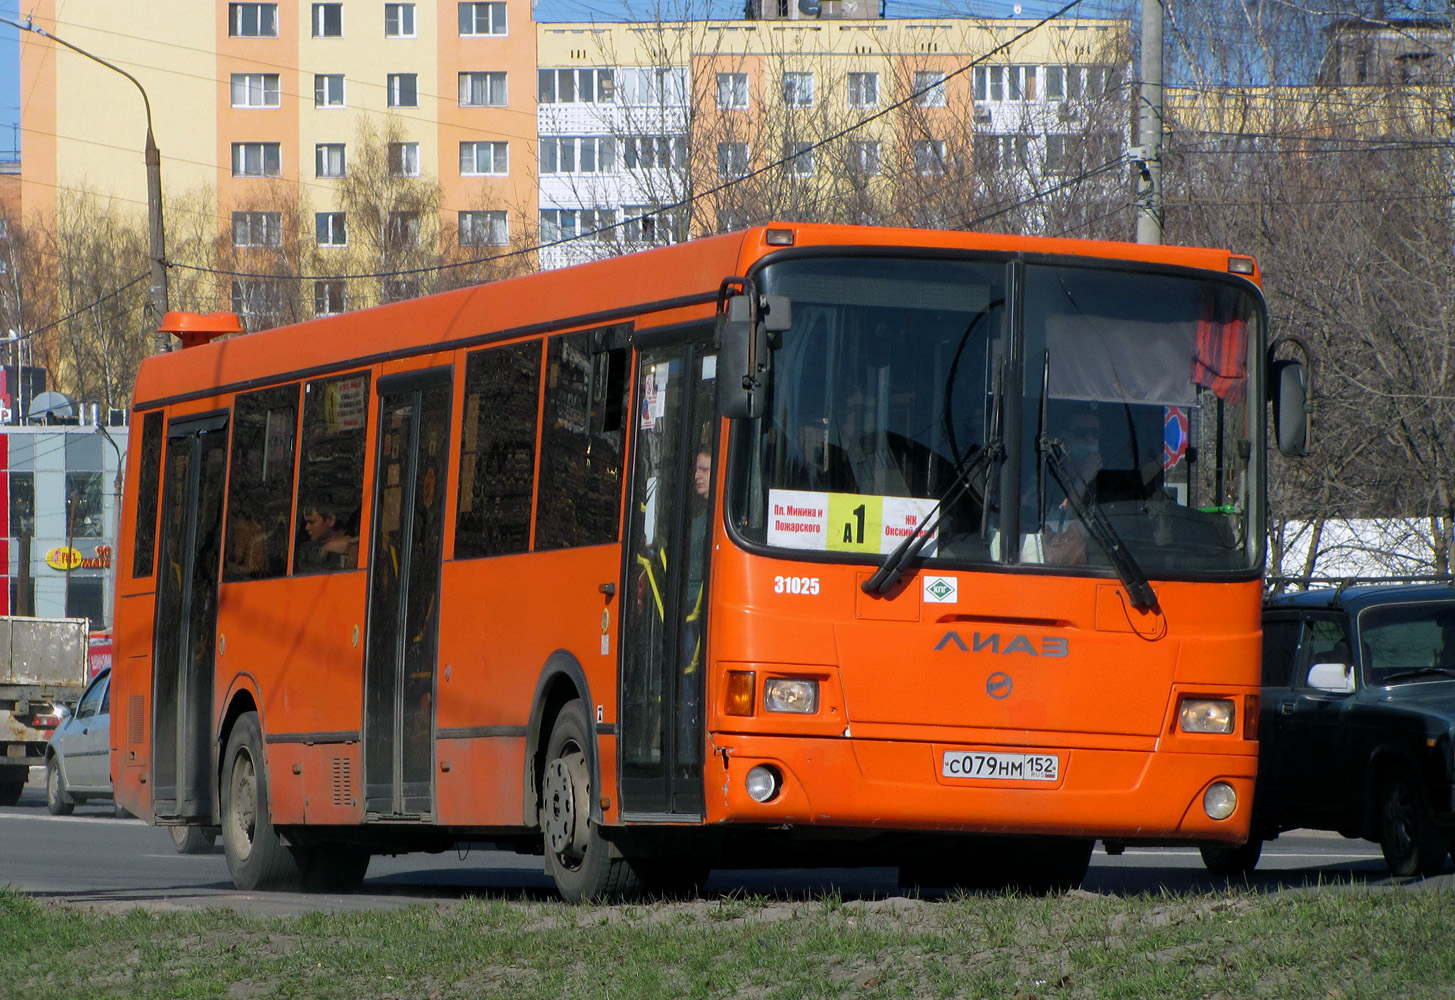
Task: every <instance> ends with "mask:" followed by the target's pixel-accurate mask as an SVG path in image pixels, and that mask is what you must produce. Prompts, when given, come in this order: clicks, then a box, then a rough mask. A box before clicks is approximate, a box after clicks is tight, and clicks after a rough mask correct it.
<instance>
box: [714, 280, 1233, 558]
mask: <svg viewBox="0 0 1455 1000" xmlns="http://www.w3.org/2000/svg"><path fill="white" fill-rule="evenodd" d="M758 280H759V282H760V287H761V288H762V290H763V291H765V292H766V293H768V294H774V295H786V296H788V297H789V298H790V299H791V300H792V303H793V324H792V327H791V328H790V329H789V330H787V331H785V332H783V333H781V334H778V335H775V337H774V339H773V341H772V344H771V350H772V383H771V390H770V397H769V405H768V407H767V412H766V415H765V416H764V417H762V418H760V419H758V420H755V421H752V422H745V423H743V424H742V425H741V426H739V427H738V428H737V429H736V430H735V433H736V435H737V436H736V438H735V444H734V455H735V457H734V462H733V468H732V470H731V472H730V475H731V477H732V482H731V487H732V488H731V489H730V490H729V505H730V506H729V518H730V520H731V523H732V525H733V527H734V530H735V531H736V533H737V534H738V535H739V537H741V538H742V539H743V540H744V541H746V542H749V543H756V544H760V545H765V546H770V547H775V548H779V549H784V550H796V551H798V552H814V553H822V555H819V556H817V558H832V557H834V556H835V555H837V556H839V557H841V558H844V559H849V560H853V559H859V560H862V561H865V562H873V561H878V559H879V558H880V557H882V556H884V555H887V554H889V553H891V552H893V551H894V550H895V549H896V547H898V546H899V544H900V543H901V542H902V541H903V540H904V538H905V537H906V536H907V535H910V534H912V533H913V532H914V531H915V530H916V528H917V527H918V526H919V525H920V524H921V523H930V522H931V520H932V521H933V527H934V529H935V534H934V536H933V538H932V539H931V541H930V542H929V544H927V545H926V546H925V547H924V549H923V550H922V551H921V552H920V557H921V558H922V559H923V560H927V561H928V562H929V563H930V564H931V565H935V564H938V565H955V564H960V565H975V564H990V563H995V564H1021V565H1026V566H1035V565H1045V566H1052V565H1054V566H1056V567H1057V568H1058V569H1059V570H1067V569H1071V570H1075V569H1076V568H1077V567H1083V568H1085V569H1086V570H1087V571H1091V572H1104V571H1106V570H1108V569H1110V568H1111V567H1112V566H1113V562H1112V559H1111V554H1110V552H1109V551H1108V550H1109V549H1110V548H1113V547H1115V546H1121V547H1122V548H1123V549H1124V551H1125V553H1127V554H1129V555H1130V556H1131V557H1132V558H1133V559H1134V560H1135V561H1136V563H1138V564H1139V565H1140V569H1141V570H1142V571H1143V572H1145V573H1146V574H1148V575H1150V576H1152V577H1155V578H1160V579H1167V578H1178V577H1182V578H1186V577H1197V576H1205V575H1207V574H1209V573H1211V574H1218V573H1246V572H1247V571H1249V570H1250V569H1251V568H1253V567H1256V566H1257V565H1258V564H1259V560H1260V559H1261V548H1260V545H1261V543H1260V541H1259V539H1260V538H1261V530H1260V528H1259V524H1260V523H1261V517H1262V512H1261V510H1260V509H1259V508H1258V507H1257V503H1256V497H1257V484H1258V481H1259V480H1258V477H1259V475H1260V474H1261V472H1260V469H1259V465H1258V463H1259V462H1260V461H1261V453H1262V439H1261V434H1262V431H1261V421H1260V420H1258V419H1256V418H1257V417H1258V416H1259V414H1258V411H1257V410H1256V409H1251V408H1250V407H1254V406H1256V401H1253V400H1252V397H1253V396H1254V393H1252V392H1250V378H1251V373H1252V372H1253V370H1254V369H1253V367H1252V365H1251V360H1252V359H1253V358H1254V357H1255V356H1256V355H1255V352H1256V351H1257V349H1258V344H1259V343H1260V342H1261V326H1260V324H1261V322H1262V305H1261V301H1260V300H1259V298H1258V296H1257V293H1256V292H1255V291H1254V290H1253V286H1252V285H1250V284H1248V283H1245V282H1239V281H1237V280H1229V279H1215V278H1209V277H1206V276H1202V275H1198V276H1187V274H1186V273H1185V272H1183V273H1167V272H1164V271H1157V272H1152V271H1137V270H1127V269H1122V270H1118V269H1113V268H1111V267H1109V266H1107V265H1105V264H1102V263H1100V262H1097V263H1096V265H1095V266H1089V265H1088V264H1087V263H1081V262H1074V263H1070V262H1068V263H1064V264H1063V263H1023V262H1020V261H1007V260H1005V259H1004V258H1001V259H980V260H976V259H964V258H959V259H944V258H939V259H932V258H905V257H883V256H855V257H847V258H827V257H811V256H803V257H797V258H790V259H784V260H779V261H777V262H773V263H770V264H769V265H768V266H766V267H765V268H764V269H763V271H762V272H761V274H760V276H759V279H758ZM1011 301H1017V302H1019V303H1021V306H1020V308H1019V309H1015V310H1012V309H1010V308H1008V303H1009V302H1011ZM1017 373H1019V378H1018V379H1017V377H1016V375H1017ZM1007 498H1009V499H1007ZM941 501H943V503H942V504H941V506H940V508H939V509H938V510H936V505H937V503H940V502H941ZM932 514H933V515H935V516H934V517H933V518H931V515H932ZM1011 538H1014V539H1015V544H1008V543H1007V542H1008V540H1009V539H1011Z"/></svg>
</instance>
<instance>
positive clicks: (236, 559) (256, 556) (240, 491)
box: [222, 382, 298, 580]
mask: <svg viewBox="0 0 1455 1000" xmlns="http://www.w3.org/2000/svg"><path fill="white" fill-rule="evenodd" d="M297 434H298V383H296V382H295V383H293V384H292V385H287V386H282V387H280V388H276V389H263V390H262V391H260V392H252V393H248V394H246V395H241V396H238V397H237V401H236V403H235V404H234V407H233V432H232V459H231V469H230V472H229V474H228V487H227V540H226V543H225V547H224V550H223V564H222V578H223V579H224V580H260V579H265V578H268V577H275V576H285V575H286V574H287V573H288V525H289V516H290V515H291V514H292V510H293V455H294V443H295V439H296V437H297Z"/></svg>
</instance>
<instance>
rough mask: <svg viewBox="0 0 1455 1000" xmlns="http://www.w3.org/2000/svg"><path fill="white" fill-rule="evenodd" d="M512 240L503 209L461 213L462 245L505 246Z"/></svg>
mask: <svg viewBox="0 0 1455 1000" xmlns="http://www.w3.org/2000/svg"><path fill="white" fill-rule="evenodd" d="M509 242H510V231H509V222H508V220H507V219H506V217H505V212H504V211H503V210H494V211H484V212H461V213H460V246H462V247H503V246H505V245H506V244H507V243H509Z"/></svg>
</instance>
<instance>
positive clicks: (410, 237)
mask: <svg viewBox="0 0 1455 1000" xmlns="http://www.w3.org/2000/svg"><path fill="white" fill-rule="evenodd" d="M384 245H385V246H386V247H388V248H389V249H390V250H412V249H413V248H415V247H417V246H419V213H418V212H390V213H389V218H388V219H386V220H385V222H384Z"/></svg>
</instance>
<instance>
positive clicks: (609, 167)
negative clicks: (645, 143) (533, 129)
mask: <svg viewBox="0 0 1455 1000" xmlns="http://www.w3.org/2000/svg"><path fill="white" fill-rule="evenodd" d="M540 156H541V173H542V174H607V173H611V172H612V171H614V170H615V169H616V140H615V139H612V138H609V137H607V136H570V135H562V136H542V137H541V152H540Z"/></svg>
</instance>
